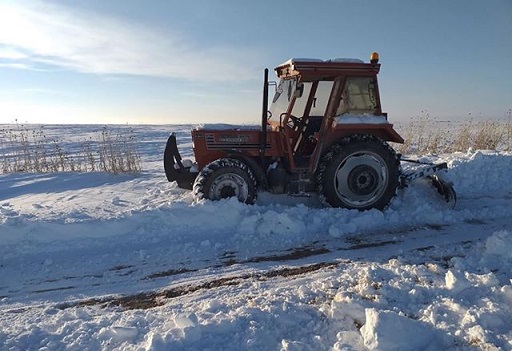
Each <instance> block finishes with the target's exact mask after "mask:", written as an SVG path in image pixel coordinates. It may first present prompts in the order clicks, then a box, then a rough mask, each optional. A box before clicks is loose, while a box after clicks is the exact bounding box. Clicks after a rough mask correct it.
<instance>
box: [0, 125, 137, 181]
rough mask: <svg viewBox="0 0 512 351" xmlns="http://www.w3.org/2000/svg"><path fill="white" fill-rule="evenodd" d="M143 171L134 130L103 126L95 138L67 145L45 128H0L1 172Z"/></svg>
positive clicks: (14, 126)
mask: <svg viewBox="0 0 512 351" xmlns="http://www.w3.org/2000/svg"><path fill="white" fill-rule="evenodd" d="M141 170H142V162H141V158H140V155H139V153H138V151H137V142H136V140H135V136H134V133H133V131H132V130H131V129H129V130H126V129H125V130H119V131H114V130H111V129H108V128H107V127H104V128H103V130H102V131H101V133H99V135H98V136H97V137H96V138H93V137H90V138H89V139H86V140H83V141H80V142H75V143H69V142H68V143H64V141H62V140H59V139H58V138H48V137H47V136H46V135H45V133H44V127H40V128H36V129H30V128H27V127H26V126H24V125H18V124H14V125H13V126H9V127H7V128H4V129H0V173H15V172H32V173H49V172H108V173H132V172H139V171H141Z"/></svg>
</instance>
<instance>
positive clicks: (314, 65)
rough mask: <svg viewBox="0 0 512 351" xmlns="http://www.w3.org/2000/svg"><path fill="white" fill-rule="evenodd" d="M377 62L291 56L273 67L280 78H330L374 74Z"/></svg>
mask: <svg viewBox="0 0 512 351" xmlns="http://www.w3.org/2000/svg"><path fill="white" fill-rule="evenodd" d="M379 70H380V64H379V63H365V62H364V61H362V60H359V59H346V58H340V59H330V60H320V59H312V58H291V59H289V60H288V61H286V62H283V63H282V64H280V65H278V66H277V67H276V68H274V71H275V72H276V75H277V76H278V77H279V78H280V79H286V78H291V77H296V76H300V80H301V81H313V80H332V79H334V78H336V77H340V76H374V75H376V74H377V73H379Z"/></svg>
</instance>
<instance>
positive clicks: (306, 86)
mask: <svg viewBox="0 0 512 351" xmlns="http://www.w3.org/2000/svg"><path fill="white" fill-rule="evenodd" d="M299 84H302V86H303V87H302V94H301V95H300V97H296V99H295V103H294V104H293V109H292V111H291V113H292V115H294V116H295V117H299V118H300V117H302V116H304V114H305V109H306V105H307V101H308V98H309V95H310V93H311V86H312V85H313V83H311V82H306V83H299ZM332 84H333V82H332V81H331V82H328V81H322V82H319V84H318V87H317V90H316V94H315V97H314V99H313V104H312V106H311V111H310V113H309V114H310V115H311V116H323V115H324V113H325V108H326V107H327V102H328V100H329V95H330V92H331V89H332ZM296 85H297V83H296V81H295V80H294V79H286V80H281V81H280V82H279V84H278V86H277V89H276V93H275V94H274V98H273V99H272V105H271V106H270V112H271V113H272V116H273V118H274V120H278V119H279V116H280V115H281V114H282V113H284V112H286V111H287V110H288V105H289V104H290V101H291V100H292V99H293V95H294V92H295V90H296Z"/></svg>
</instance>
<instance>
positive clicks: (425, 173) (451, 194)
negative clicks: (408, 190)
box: [400, 158, 457, 209]
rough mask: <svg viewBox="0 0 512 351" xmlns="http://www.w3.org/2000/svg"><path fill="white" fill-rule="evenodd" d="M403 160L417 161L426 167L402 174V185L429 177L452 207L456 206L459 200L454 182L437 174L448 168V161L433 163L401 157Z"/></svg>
mask: <svg viewBox="0 0 512 351" xmlns="http://www.w3.org/2000/svg"><path fill="white" fill-rule="evenodd" d="M400 160H401V161H405V162H411V163H416V164H419V165H424V166H425V167H424V168H421V169H419V170H417V171H415V172H411V173H407V174H402V175H401V176H400V186H401V187H406V186H407V185H408V184H409V183H410V182H412V181H413V180H415V179H418V178H428V179H430V180H431V181H432V186H433V187H434V188H436V189H437V192H438V193H439V194H440V195H441V196H442V197H443V198H444V200H445V201H446V202H447V204H448V206H449V207H450V208H452V209H453V208H455V204H456V202H457V194H456V193H455V189H454V188H453V183H452V182H447V181H445V180H443V179H442V178H441V177H440V176H439V175H438V174H436V173H437V172H438V171H440V170H446V169H448V165H447V164H446V162H443V163H439V164H433V163H426V162H421V161H417V160H407V159H403V158H400Z"/></svg>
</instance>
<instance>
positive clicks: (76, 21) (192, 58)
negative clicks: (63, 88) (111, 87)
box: [0, 1, 258, 81]
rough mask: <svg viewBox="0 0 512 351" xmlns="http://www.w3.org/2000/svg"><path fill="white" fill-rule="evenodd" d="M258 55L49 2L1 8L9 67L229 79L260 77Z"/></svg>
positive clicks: (0, 38)
mask: <svg viewBox="0 0 512 351" xmlns="http://www.w3.org/2000/svg"><path fill="white" fill-rule="evenodd" d="M252 51H253V50H251V49H243V48H231V47H218V46H217V47H211V46H207V45H205V43H200V42H193V40H192V39H191V38H187V37H185V36H183V35H182V34H180V33H176V32H173V33H167V32H165V33H164V32H162V31H158V30H155V29H151V28H149V27H148V26H146V25H143V24H142V23H134V22H133V21H132V22H129V21H127V20H123V19H120V18H114V17H108V16H106V15H104V14H99V13H93V12H88V11H84V10H82V11H74V10H73V9H72V8H70V7H64V6H58V5H55V4H50V3H48V2H40V1H31V2H26V1H25V2H23V5H20V3H18V2H16V3H10V4H0V59H4V60H3V61H4V62H3V65H4V67H5V65H10V67H17V68H25V69H28V68H37V67H38V66H39V67H48V66H50V67H58V68H64V69H69V70H73V71H78V72H86V73H96V74H129V75H146V76H156V77H172V78H181V79H187V80H194V81H228V80H236V79H248V78H253V77H254V74H255V73H256V74H257V67H258V64H257V60H258V57H257V56H258V55H257V54H256V51H254V52H252ZM5 59H7V60H8V61H7V62H5ZM251 60H252V62H251ZM13 65H14V66H13ZM255 67H256V71H255Z"/></svg>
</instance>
